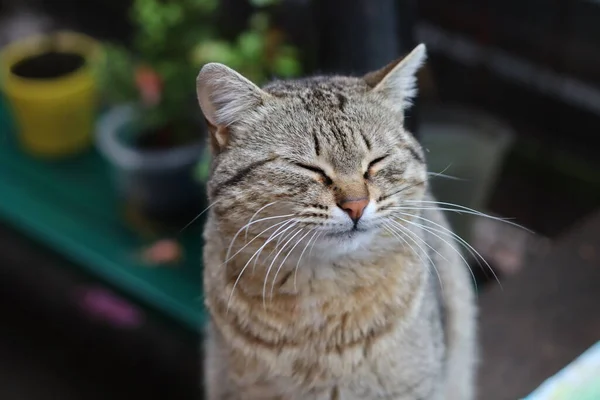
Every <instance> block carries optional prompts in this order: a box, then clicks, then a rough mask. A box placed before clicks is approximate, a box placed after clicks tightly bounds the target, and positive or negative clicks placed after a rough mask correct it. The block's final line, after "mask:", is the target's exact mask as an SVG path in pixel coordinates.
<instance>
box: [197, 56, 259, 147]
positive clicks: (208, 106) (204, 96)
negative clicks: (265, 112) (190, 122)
mask: <svg viewBox="0 0 600 400" xmlns="http://www.w3.org/2000/svg"><path fill="white" fill-rule="evenodd" d="M196 90H197V95H198V102H199V103H200V108H201V109H202V113H203V114H204V116H205V117H206V122H207V124H208V129H209V131H210V134H211V143H212V145H213V150H215V151H220V150H222V149H223V148H224V147H225V146H227V143H228V142H229V133H230V132H229V131H230V126H231V125H233V124H235V123H236V122H238V121H240V120H243V119H244V118H245V117H247V115H248V114H249V113H250V112H251V111H252V110H254V109H255V108H256V107H258V106H259V105H260V104H262V102H263V101H264V100H265V98H267V97H268V96H269V95H268V94H267V93H265V92H264V91H263V90H261V89H260V88H259V87H258V86H256V85H255V84H254V83H252V82H250V81H249V80H248V79H246V78H245V77H243V76H242V75H241V74H239V73H238V72H236V71H234V70H233V69H231V68H229V67H226V66H225V65H223V64H219V63H209V64H206V65H205V66H204V67H202V69H201V70H200V73H199V74H198V78H197V80H196Z"/></svg>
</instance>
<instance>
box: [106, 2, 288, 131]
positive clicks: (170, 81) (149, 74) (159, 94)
mask: <svg viewBox="0 0 600 400" xmlns="http://www.w3.org/2000/svg"><path fill="white" fill-rule="evenodd" d="M275 2H276V1H274V0H253V1H252V3H253V5H254V6H256V7H257V11H256V13H255V14H254V15H253V16H252V18H251V19H250V23H249V27H248V29H247V30H246V31H244V32H243V33H241V34H240V35H239V36H238V37H237V38H236V39H235V40H233V41H227V40H223V39H221V38H220V37H219V34H218V31H217V29H216V27H215V26H214V21H215V20H216V18H215V11H216V8H217V3H218V1H217V0H134V2H133V7H132V9H131V19H132V22H133V25H134V29H135V31H134V37H133V42H132V46H131V48H126V47H124V46H120V45H116V44H109V43H107V44H105V46H104V57H103V60H102V62H101V63H99V65H98V72H99V78H100V87H101V88H102V90H103V92H104V93H103V94H104V98H105V100H106V101H107V102H108V103H120V102H131V101H134V102H139V103H140V104H142V105H143V106H144V107H145V112H144V114H143V119H142V121H141V123H142V124H143V126H142V128H143V129H140V131H141V132H146V134H152V132H155V131H157V130H161V129H164V128H165V127H168V128H169V129H170V130H171V131H173V130H174V131H175V132H176V133H177V135H178V137H184V136H185V135H186V132H189V131H190V130H191V129H189V119H190V115H191V114H192V113H193V112H196V110H195V109H192V108H191V107H192V104H193V103H192V102H191V100H192V99H193V98H194V90H195V88H194V82H195V77H196V75H197V74H198V71H199V69H200V68H201V67H202V65H203V64H205V63H207V62H221V63H224V64H226V65H228V66H230V67H232V68H235V69H237V70H238V71H240V72H241V73H242V74H244V75H246V76H247V77H248V78H249V79H252V80H253V81H255V82H257V83H259V84H260V83H263V82H264V81H265V80H266V79H268V78H270V77H271V76H281V77H290V76H294V75H297V74H299V73H300V64H299V62H298V57H297V51H296V49H295V48H293V47H291V46H289V45H287V44H286V43H285V41H284V37H283V35H282V33H281V32H279V31H278V30H276V29H274V28H273V27H272V26H271V24H270V20H269V15H268V13H267V12H266V11H265V9H264V7H267V6H271V5H273V3H275ZM182 135H183V136H182Z"/></svg>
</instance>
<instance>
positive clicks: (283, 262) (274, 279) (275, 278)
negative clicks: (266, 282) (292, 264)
mask: <svg viewBox="0 0 600 400" xmlns="http://www.w3.org/2000/svg"><path fill="white" fill-rule="evenodd" d="M315 229H316V228H313V229H311V230H309V231H308V232H306V233H305V234H304V235H303V236H302V237H301V238H300V239H298V240H297V241H296V243H295V244H294V246H293V247H292V248H291V249H290V251H288V253H287V255H286V256H285V257H284V259H283V261H282V262H281V264H279V267H278V268H277V271H275V276H274V277H273V283H272V284H271V294H270V295H269V297H270V298H273V288H274V287H275V282H276V281H277V275H278V274H279V271H280V270H281V267H283V264H285V261H286V260H287V259H288V257H289V256H290V254H292V252H293V251H294V249H295V248H296V247H297V246H298V245H299V244H300V243H301V242H302V240H304V238H305V237H307V236H308V235H309V234H310V233H311V232H312V231H313V230H315ZM301 232H302V229H301ZM292 239H293V238H292Z"/></svg>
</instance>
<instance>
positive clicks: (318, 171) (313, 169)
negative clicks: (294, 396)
mask: <svg viewBox="0 0 600 400" xmlns="http://www.w3.org/2000/svg"><path fill="white" fill-rule="evenodd" d="M294 165H296V166H297V167H300V168H302V169H306V170H308V171H311V172H314V173H316V174H319V175H320V176H321V178H322V179H323V183H325V184H326V185H331V184H332V183H333V181H332V180H331V178H330V177H329V176H327V174H326V173H325V171H323V170H322V169H321V168H319V167H315V166H312V165H308V164H302V163H294Z"/></svg>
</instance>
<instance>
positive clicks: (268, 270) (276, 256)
mask: <svg viewBox="0 0 600 400" xmlns="http://www.w3.org/2000/svg"><path fill="white" fill-rule="evenodd" d="M300 232H302V228H300V229H299V230H298V231H297V232H296V233H295V234H294V236H292V237H291V238H289V239H288V241H287V242H285V244H284V245H283V247H282V248H281V250H279V251H278V252H277V254H276V255H275V258H273V261H271V264H269V267H268V268H267V273H266V274H265V283H264V284H263V293H262V294H263V307H264V308H266V307H267V303H266V294H267V280H268V279H269V273H270V272H271V268H273V264H275V261H276V260H277V258H278V257H279V255H280V254H281V252H282V251H283V250H284V249H285V248H286V247H287V245H288V244H289V243H290V242H291V241H292V240H293V239H294V238H295V237H296V236H297V235H298V234H299V233H300Z"/></svg>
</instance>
